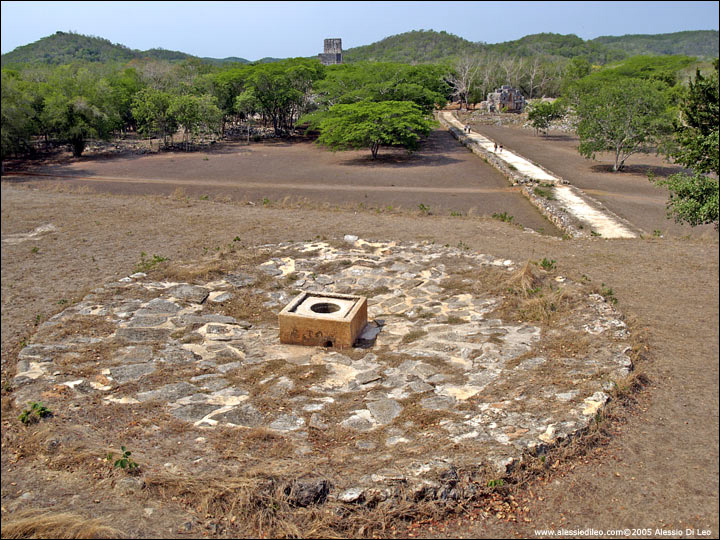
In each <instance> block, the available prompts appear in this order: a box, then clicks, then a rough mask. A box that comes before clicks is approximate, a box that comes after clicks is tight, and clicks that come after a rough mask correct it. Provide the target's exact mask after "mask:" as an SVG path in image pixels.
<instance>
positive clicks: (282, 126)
mask: <svg viewBox="0 0 720 540" xmlns="http://www.w3.org/2000/svg"><path fill="white" fill-rule="evenodd" d="M323 73H324V66H323V65H322V64H320V62H318V61H317V60H314V59H313V60H308V59H304V58H294V59H290V60H283V61H282V62H274V63H271V64H260V65H257V66H254V67H253V71H252V73H251V74H250V75H249V77H248V79H247V84H246V87H245V92H248V94H247V95H246V97H247V96H250V95H252V96H254V100H255V103H256V104H257V108H258V109H259V110H260V111H262V114H263V116H264V117H265V118H266V119H270V120H272V123H273V128H274V130H275V134H276V135H280V134H281V133H282V132H284V131H286V130H289V129H292V126H293V122H294V119H295V118H296V117H297V116H299V115H300V114H302V113H303V112H305V108H306V107H307V104H308V101H309V95H310V90H311V88H312V83H313V82H314V81H315V80H317V79H319V78H320V77H322V74H323ZM243 100H245V98H243Z"/></svg>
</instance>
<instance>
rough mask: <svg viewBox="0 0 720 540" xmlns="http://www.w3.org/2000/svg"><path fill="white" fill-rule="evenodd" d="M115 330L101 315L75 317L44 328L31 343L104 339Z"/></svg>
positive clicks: (113, 325)
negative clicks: (87, 337) (80, 338)
mask: <svg viewBox="0 0 720 540" xmlns="http://www.w3.org/2000/svg"><path fill="white" fill-rule="evenodd" d="M115 330H116V325H115V324H114V323H112V322H110V320H108V318H107V317H105V316H102V315H75V316H73V317H72V318H69V319H64V320H63V321H62V323H61V324H58V325H57V326H52V327H44V328H43V329H42V330H41V331H40V332H38V334H37V335H36V336H35V337H34V339H33V341H35V342H39V343H42V342H43V341H50V342H60V341H63V340H65V339H68V338H71V337H73V336H89V337H95V338H106V337H108V336H109V335H110V334H112V333H113V332H115Z"/></svg>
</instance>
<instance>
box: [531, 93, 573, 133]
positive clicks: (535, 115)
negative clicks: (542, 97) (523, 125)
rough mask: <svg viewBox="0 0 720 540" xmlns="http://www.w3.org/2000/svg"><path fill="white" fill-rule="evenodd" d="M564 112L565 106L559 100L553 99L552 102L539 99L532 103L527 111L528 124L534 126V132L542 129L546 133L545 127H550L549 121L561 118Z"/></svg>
mask: <svg viewBox="0 0 720 540" xmlns="http://www.w3.org/2000/svg"><path fill="white" fill-rule="evenodd" d="M564 114H565V107H564V105H563V104H562V102H561V101H558V100H555V101H553V102H552V103H551V102H549V101H541V102H539V103H536V104H534V105H533V106H532V107H531V108H530V111H529V112H528V120H530V124H531V125H532V127H534V128H535V133H536V134H537V132H538V131H542V132H543V133H544V134H545V135H547V129H548V127H550V122H552V121H553V120H557V119H558V118H562V117H563V115H564Z"/></svg>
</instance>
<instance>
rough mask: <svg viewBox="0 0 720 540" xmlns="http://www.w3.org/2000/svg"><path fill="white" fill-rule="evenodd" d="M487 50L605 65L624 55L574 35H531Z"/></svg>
mask: <svg viewBox="0 0 720 540" xmlns="http://www.w3.org/2000/svg"><path fill="white" fill-rule="evenodd" d="M488 49H489V50H491V51H493V52H497V53H500V54H503V55H509V56H535V55H538V54H541V55H546V56H561V57H564V58H574V57H576V56H584V57H585V58H587V59H588V60H589V61H590V62H591V63H593V64H606V63H607V62H613V61H615V60H621V59H622V58H624V57H625V56H626V53H625V52H624V51H621V50H617V49H615V48H611V47H608V46H606V45H604V44H602V43H593V42H591V41H585V40H583V39H582V38H579V37H578V36H576V35H575V34H551V33H542V34H531V35H529V36H525V37H523V38H520V39H516V40H515V41H506V42H504V43H497V44H494V45H488Z"/></svg>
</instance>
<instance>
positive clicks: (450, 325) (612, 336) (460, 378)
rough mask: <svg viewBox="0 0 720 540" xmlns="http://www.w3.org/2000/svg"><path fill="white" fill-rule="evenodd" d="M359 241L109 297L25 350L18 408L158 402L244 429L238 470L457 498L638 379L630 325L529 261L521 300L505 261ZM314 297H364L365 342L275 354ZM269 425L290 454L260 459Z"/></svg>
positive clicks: (359, 489)
mask: <svg viewBox="0 0 720 540" xmlns="http://www.w3.org/2000/svg"><path fill="white" fill-rule="evenodd" d="M349 239H350V240H351V241H350V242H345V243H338V244H337V245H331V244H329V243H326V242H308V243H283V244H278V245H266V246H261V247H259V248H256V249H255V252H254V256H255V257H260V260H261V261H263V260H264V262H261V263H260V264H255V265H249V264H245V265H242V266H238V267H236V268H234V269H233V270H232V271H231V272H223V273H220V274H218V275H217V276H216V277H214V278H213V279H212V281H204V282H196V283H194V284H189V283H180V282H171V281H152V280H150V279H149V278H148V276H147V275H145V274H142V273H138V274H133V275H132V276H129V277H127V278H123V279H121V280H120V281H119V282H114V283H109V284H107V285H105V286H103V287H100V288H98V289H96V290H95V291H93V293H92V294H90V295H88V296H87V297H85V298H84V299H83V300H82V301H81V302H80V303H78V304H76V305H73V306H71V307H68V308H67V309H65V310H64V311H62V312H61V313H59V314H58V315H56V316H54V317H52V318H51V319H50V320H49V321H47V322H46V323H44V324H43V325H41V327H40V328H39V330H38V332H37V334H36V335H35V336H34V338H33V340H32V342H31V344H30V345H28V346H26V347H25V348H24V349H23V350H22V351H21V352H20V354H19V361H18V369H17V376H16V377H15V380H14V383H15V387H16V402H17V404H18V406H20V407H23V406H26V405H27V402H28V401H34V400H37V399H38V396H43V395H44V396H45V399H46V400H47V399H48V398H47V396H48V395H53V394H52V392H50V393H48V391H49V390H51V389H55V391H57V389H58V388H62V389H63V390H64V391H65V392H66V393H70V395H71V396H72V398H73V399H74V400H75V403H76V405H77V404H78V403H80V404H81V403H83V400H86V401H87V402H88V403H90V402H92V403H94V405H93V406H99V404H106V405H107V407H108V408H112V407H118V406H121V407H128V408H132V407H138V408H141V407H148V406H151V405H153V404H155V405H160V406H161V407H160V410H161V411H162V412H163V413H165V414H169V415H172V417H174V418H175V419H177V420H178V421H179V422H182V423H185V424H186V425H187V426H188V429H191V430H192V431H193V433H194V435H193V436H196V435H197V432H198V431H200V432H202V433H208V430H214V429H217V428H218V427H224V428H226V429H227V428H230V429H231V430H232V432H233V433H234V435H233V436H232V437H234V438H231V439H230V440H229V442H228V443H227V444H229V445H231V446H232V445H233V444H237V445H238V449H241V452H240V450H238V451H237V452H235V453H234V455H236V456H237V455H240V454H242V456H243V457H242V459H240V458H238V463H240V462H242V463H246V462H252V463H253V464H254V465H256V466H260V467H263V466H264V467H267V468H269V470H272V469H273V466H274V465H273V462H272V460H273V459H284V460H286V461H287V460H290V461H296V462H302V461H306V462H307V464H309V466H310V468H312V470H313V471H314V474H316V475H321V476H322V477H323V478H327V479H329V485H332V489H331V490H330V491H331V496H336V497H338V498H339V499H340V500H342V501H346V502H357V501H361V500H363V498H367V497H368V493H369V492H370V491H373V492H374V493H376V494H377V493H381V494H382V493H385V496H387V495H388V494H391V493H392V490H393V489H394V488H393V486H397V485H398V483H400V484H403V485H404V486H410V487H412V489H420V490H422V492H423V493H424V494H428V493H430V494H431V495H433V496H441V492H443V493H445V495H442V496H443V497H444V496H446V495H447V486H448V485H451V486H452V485H454V484H453V482H455V481H454V480H453V481H452V482H451V483H450V484H448V482H447V478H448V471H458V470H463V471H472V470H482V471H484V474H490V475H492V476H494V477H497V476H501V475H502V474H504V473H505V472H506V471H507V470H508V468H510V467H512V466H513V465H514V464H516V463H517V462H518V461H519V460H520V459H523V456H536V455H538V454H541V453H543V452H544V451H545V450H546V449H547V448H548V447H549V446H552V445H553V444H556V443H557V442H558V441H560V440H563V439H565V438H568V437H572V436H573V435H575V434H576V433H578V432H581V431H582V430H584V429H585V428H586V427H587V426H588V425H589V423H590V422H591V421H592V419H593V418H594V416H595V415H596V413H597V412H598V411H599V410H600V409H601V408H602V407H603V406H604V404H605V403H606V402H607V400H608V399H609V397H608V394H607V393H606V392H607V391H608V390H609V389H611V388H612V385H613V381H614V380H616V379H618V378H621V377H623V376H625V375H627V373H628V372H629V370H630V369H631V368H632V364H631V361H630V358H629V356H628V352H629V350H630V344H629V334H628V331H627V328H626V325H625V323H624V322H622V320H621V317H620V315H619V314H618V312H617V311H616V310H615V308H614V306H613V305H612V304H611V303H609V302H607V301H606V299H605V298H603V297H602V296H600V295H599V294H593V293H592V290H591V289H590V288H589V287H588V286H587V285H585V284H581V283H575V282H572V281H571V280H569V279H567V278H564V277H562V276H557V275H554V274H550V273H548V272H545V271H544V270H542V269H541V268H540V267H539V266H532V265H531V266H532V268H533V272H534V273H535V275H536V277H537V276H539V278H538V281H536V282H533V283H531V285H532V286H528V287H525V289H522V288H521V287H520V285H518V284H517V283H518V282H517V280H516V279H515V278H516V277H517V276H518V275H519V273H520V272H521V270H522V269H521V268H520V267H519V266H518V265H517V264H516V263H515V262H513V261H510V260H499V259H496V258H494V257H492V256H489V255H483V254H476V253H473V252H470V251H469V250H467V249H462V248H452V247H447V246H446V247H440V246H437V245H432V244H427V243H370V242H366V241H363V240H355V239H354V238H353V237H349ZM186 268H187V267H186ZM514 279H515V280H514ZM487 283H492V284H494V287H491V286H489V285H486V284H487ZM492 290H494V291H504V292H501V293H494V294H493V293H491V292H490V291H492ZM300 291H321V292H326V293H327V292H331V293H343V294H355V295H363V296H367V298H368V319H369V321H371V322H370V325H369V327H368V331H369V332H368V335H366V337H367V338H368V339H367V340H366V341H363V343H364V344H365V347H366V348H357V347H356V348H353V349H346V350H333V349H324V348H321V347H302V346H295V345H282V344H280V343H279V341H278V324H277V313H278V312H279V311H280V310H281V309H282V308H283V307H284V306H285V305H286V304H287V302H289V301H290V299H292V298H293V297H294V296H295V295H297V294H298V293H299V292H300ZM520 293H522V294H520ZM513 295H515V296H514V297H515V298H521V299H522V300H523V301H524V303H523V302H521V303H519V304H518V303H517V302H516V304H514V305H515V306H516V309H515V311H513V310H512V309H510V310H509V309H506V308H504V306H506V302H505V300H506V299H507V297H509V296H513ZM533 306H534V308H535V309H534V310H533ZM543 307H544V309H545V311H542V310H541V311H540V312H539V313H541V315H539V316H538V315H537V313H538V311H537V309H540V308H543ZM555 312H557V313H559V314H560V315H558V316H557V317H554V315H553V314H554V313H555ZM542 313H544V314H545V315H544V316H543V315H542ZM534 314H535V315H534ZM543 317H545V318H543ZM534 318H536V319H537V322H527V321H533V320H534ZM378 330H379V333H378ZM373 334H377V337H375V336H374V335H373ZM153 429H155V432H154V434H151V435H149V437H151V438H152V437H158V438H159V437H164V436H165V435H163V425H162V422H161V421H158V422H157V425H156V426H155V427H154V428H153ZM268 430H269V431H268ZM259 432H262V433H265V434H266V435H267V433H272V436H273V437H277V438H278V439H281V440H282V442H283V445H282V448H283V450H282V452H280V451H279V450H278V451H277V452H276V453H275V454H273V455H268V453H267V445H259V446H258V447H257V448H256V447H254V446H253V441H254V440H260V439H259V438H258V433H259ZM202 433H200V435H202ZM171 436H172V435H171V434H168V435H167V437H171ZM204 439H205V437H198V438H197V439H195V440H196V441H200V440H204ZM178 444H179V443H178ZM198 444H199V443H198ZM194 451H195V452H196V453H199V454H201V458H199V459H198V461H201V460H204V461H205V462H206V463H207V466H206V470H208V469H210V468H212V466H214V465H212V463H213V457H214V454H213V452H212V451H211V450H206V451H202V450H198V449H196V450H194ZM278 452H280V454H278ZM283 452H284V453H283ZM278 456H279V457H278ZM218 460H220V458H219V457H218ZM224 466H230V467H232V464H230V465H227V464H225V465H224ZM238 466H240V465H238ZM452 474H455V473H452ZM443 479H445V480H443ZM443 490H445V491H443Z"/></svg>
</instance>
